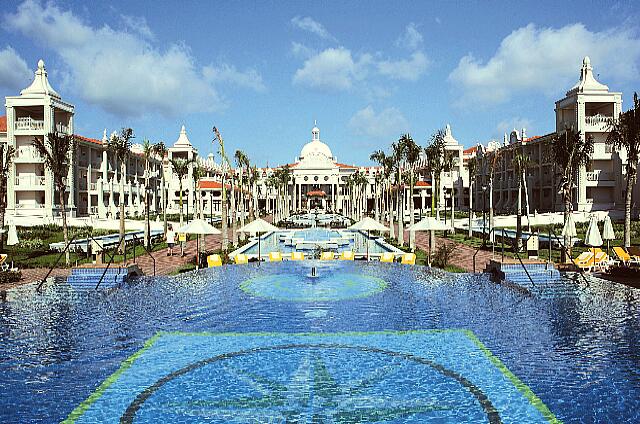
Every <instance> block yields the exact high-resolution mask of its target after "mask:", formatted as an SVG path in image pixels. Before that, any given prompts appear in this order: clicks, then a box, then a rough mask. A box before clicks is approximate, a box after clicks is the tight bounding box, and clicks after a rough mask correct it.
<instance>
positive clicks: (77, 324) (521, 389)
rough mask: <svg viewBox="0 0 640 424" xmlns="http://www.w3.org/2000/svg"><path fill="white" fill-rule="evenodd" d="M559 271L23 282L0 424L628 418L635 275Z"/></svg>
mask: <svg viewBox="0 0 640 424" xmlns="http://www.w3.org/2000/svg"><path fill="white" fill-rule="evenodd" d="M313 265H316V266H318V267H319V268H317V269H318V274H319V277H318V278H317V280H313V281H310V280H309V277H307V276H308V275H309V272H310V267H311V266H313ZM356 276H357V277H356ZM265 278H267V280H264V279H265ZM269 278H270V279H271V280H268V279H269ZM356 278H357V279H356ZM276 281H280V282H281V284H280V285H279V286H278V285H277V284H271V283H274V282H276ZM350 282H351V283H350ZM353 282H356V284H352V283H353ZM563 282H564V284H558V283H554V284H553V285H549V286H548V287H546V286H544V285H537V286H536V288H535V290H534V291H533V293H532V294H524V293H522V292H520V291H516V290H512V289H510V288H508V287H505V286H501V285H497V284H494V283H492V282H490V281H489V279H488V278H487V277H486V276H483V275H470V274H458V275H455V274H448V273H444V272H439V271H435V270H434V271H431V270H429V269H428V268H425V267H419V266H415V267H409V266H402V265H400V264H380V263H353V262H338V261H336V262H331V263H322V264H321V263H320V262H311V261H307V262H301V263H296V262H285V263H263V264H261V265H260V266H258V265H257V264H249V265H243V266H225V267H221V268H214V269H207V270H203V271H200V272H198V273H190V274H185V275H181V276H178V277H158V278H143V279H140V280H138V281H137V282H136V283H133V284H131V285H129V286H128V287H125V288H122V289H119V290H115V291H99V292H95V291H89V292H75V291H73V290H72V289H71V288H70V287H68V286H67V285H66V284H58V285H51V286H49V287H47V289H46V291H45V292H44V294H42V295H38V294H36V293H35V292H34V287H32V286H28V287H21V288H18V289H15V290H11V291H10V292H9V294H8V300H7V301H6V302H4V303H0V422H3V423H4V422H8V423H13V422H20V423H22V422H30V423H31V422H36V423H50V422H59V421H62V420H65V419H68V422H78V423H80V422H92V423H95V422H156V421H158V420H164V422H177V423H183V422H212V423H218V422H232V423H236V422H237V423H245V422H260V423H264V422H326V423H333V422H336V423H350V422H394V423H425V422H437V423H459V422H474V423H475V422H488V423H497V422H503V423H537V422H555V420H561V421H563V422H566V423H583V422H612V423H613V422H615V423H620V422H622V423H624V422H629V423H635V422H638V421H640V372H639V369H638V363H639V361H640V347H639V346H640V320H639V312H640V291H639V290H635V289H631V288H627V287H624V286H620V285H615V284H613V283H609V282H605V281H602V280H598V279H595V278H589V279H588V280H584V279H582V278H573V277H571V276H569V277H564V281H563Z"/></svg>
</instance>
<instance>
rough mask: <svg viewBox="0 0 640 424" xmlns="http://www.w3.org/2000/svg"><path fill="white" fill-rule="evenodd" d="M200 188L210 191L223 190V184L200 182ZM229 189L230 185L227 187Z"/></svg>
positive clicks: (209, 181)
mask: <svg viewBox="0 0 640 424" xmlns="http://www.w3.org/2000/svg"><path fill="white" fill-rule="evenodd" d="M198 185H199V186H200V188H209V189H221V188H222V183H220V182H218V181H211V180H200V181H199V184H198ZM226 186H227V188H229V185H228V184H227V185H226Z"/></svg>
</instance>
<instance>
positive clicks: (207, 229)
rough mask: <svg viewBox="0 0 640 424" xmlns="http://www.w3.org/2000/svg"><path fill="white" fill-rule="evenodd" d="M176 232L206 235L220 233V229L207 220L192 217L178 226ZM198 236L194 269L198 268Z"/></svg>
mask: <svg viewBox="0 0 640 424" xmlns="http://www.w3.org/2000/svg"><path fill="white" fill-rule="evenodd" d="M177 233H178V234H196V235H200V236H206V235H211V234H221V232H220V230H218V229H217V228H216V227H214V226H212V225H211V224H209V223H208V222H207V221H204V220H202V219H194V220H192V221H191V222H189V223H188V224H186V225H183V226H182V227H180V228H178V230H177ZM199 241H200V240H199V238H196V269H199V268H200V258H199V257H198V256H199V254H200V244H199Z"/></svg>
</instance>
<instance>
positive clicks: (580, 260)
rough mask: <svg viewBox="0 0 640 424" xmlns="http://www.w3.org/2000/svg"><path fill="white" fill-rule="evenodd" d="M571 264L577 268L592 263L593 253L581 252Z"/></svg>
mask: <svg viewBox="0 0 640 424" xmlns="http://www.w3.org/2000/svg"><path fill="white" fill-rule="evenodd" d="M573 262H574V263H575V264H576V265H577V266H581V265H584V264H586V263H588V262H593V252H591V251H587V252H582V253H581V254H580V255H579V256H578V257H577V258H575V259H574V260H573Z"/></svg>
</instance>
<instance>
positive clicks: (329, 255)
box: [320, 252, 335, 261]
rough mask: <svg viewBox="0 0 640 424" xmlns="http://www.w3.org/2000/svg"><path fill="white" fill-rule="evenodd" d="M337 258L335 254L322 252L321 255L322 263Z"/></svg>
mask: <svg viewBox="0 0 640 424" xmlns="http://www.w3.org/2000/svg"><path fill="white" fill-rule="evenodd" d="M334 258H335V254H334V253H333V252H322V253H321V254H320V260H321V261H332V260H333V259H334Z"/></svg>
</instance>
